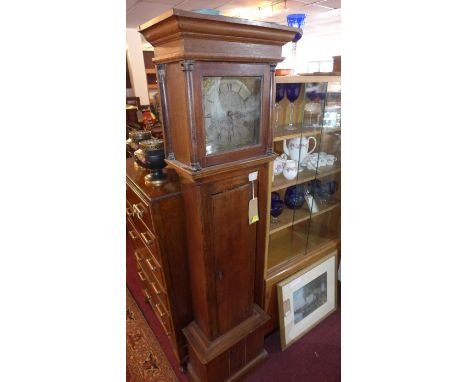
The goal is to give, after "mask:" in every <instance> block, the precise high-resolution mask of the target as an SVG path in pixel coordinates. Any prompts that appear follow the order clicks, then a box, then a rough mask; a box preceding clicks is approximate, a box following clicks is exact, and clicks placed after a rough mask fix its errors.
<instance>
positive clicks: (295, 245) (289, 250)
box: [267, 226, 339, 273]
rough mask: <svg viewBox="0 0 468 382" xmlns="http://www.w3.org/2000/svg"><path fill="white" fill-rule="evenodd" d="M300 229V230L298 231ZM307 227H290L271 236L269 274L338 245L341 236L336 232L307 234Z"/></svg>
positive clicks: (268, 262)
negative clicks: (297, 259)
mask: <svg viewBox="0 0 468 382" xmlns="http://www.w3.org/2000/svg"><path fill="white" fill-rule="evenodd" d="M296 227H299V229H296ZM306 231H307V228H306V226H304V227H300V226H294V229H293V227H288V229H285V230H282V231H279V232H277V233H275V234H273V235H270V253H269V255H268V261H267V272H268V273H276V272H277V271H278V268H282V267H283V266H285V265H286V264H287V263H289V262H291V261H294V260H295V259H296V258H297V257H298V256H305V255H307V256H309V255H311V254H312V253H314V252H316V251H318V250H321V249H322V248H323V247H324V246H326V245H330V244H337V243H338V242H339V235H338V234H336V233H335V232H331V231H330V232H328V233H326V234H324V232H321V233H320V234H317V233H314V232H309V233H307V232H306Z"/></svg>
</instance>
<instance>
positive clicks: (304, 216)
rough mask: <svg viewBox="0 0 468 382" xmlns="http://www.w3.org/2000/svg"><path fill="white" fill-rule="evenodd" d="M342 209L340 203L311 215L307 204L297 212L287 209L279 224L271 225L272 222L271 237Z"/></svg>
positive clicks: (280, 217)
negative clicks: (295, 225)
mask: <svg viewBox="0 0 468 382" xmlns="http://www.w3.org/2000/svg"><path fill="white" fill-rule="evenodd" d="M338 207H340V203H339V202H337V203H335V204H333V205H331V206H328V207H322V208H321V209H320V210H319V211H318V212H315V213H313V214H311V213H310V210H309V208H308V206H307V204H304V206H303V207H302V208H300V209H297V210H291V209H289V208H285V209H284V210H283V213H282V214H281V215H280V216H279V221H278V223H276V224H275V223H271V220H270V235H272V234H274V233H276V232H279V231H281V230H284V229H286V228H288V227H291V226H292V225H294V224H298V223H301V222H303V221H306V220H308V219H313V218H315V217H317V216H320V215H322V214H324V213H326V212H329V211H332V210H334V209H336V208H338Z"/></svg>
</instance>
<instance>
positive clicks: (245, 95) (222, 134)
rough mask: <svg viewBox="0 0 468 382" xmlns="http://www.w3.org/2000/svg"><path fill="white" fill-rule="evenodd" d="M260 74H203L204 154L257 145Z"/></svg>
mask: <svg viewBox="0 0 468 382" xmlns="http://www.w3.org/2000/svg"><path fill="white" fill-rule="evenodd" d="M261 84H262V77H227V76H225V77H221V76H220V77H208V76H207V77H203V85H202V86H203V95H202V97H203V98H202V99H203V111H204V130H205V148H206V155H212V154H216V153H221V152H223V151H231V150H236V149H240V148H244V147H249V146H253V145H258V134H259V131H260V111H261V108H260V102H261V95H262V94H261Z"/></svg>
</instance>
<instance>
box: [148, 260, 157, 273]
mask: <svg viewBox="0 0 468 382" xmlns="http://www.w3.org/2000/svg"><path fill="white" fill-rule="evenodd" d="M146 262H147V263H148V265H149V267H150V269H151V270H152V271H157V270H158V268H156V267H155V266H154V265H153V264H151V259H146Z"/></svg>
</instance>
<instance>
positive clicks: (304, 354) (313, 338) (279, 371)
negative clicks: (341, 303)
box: [127, 239, 341, 382]
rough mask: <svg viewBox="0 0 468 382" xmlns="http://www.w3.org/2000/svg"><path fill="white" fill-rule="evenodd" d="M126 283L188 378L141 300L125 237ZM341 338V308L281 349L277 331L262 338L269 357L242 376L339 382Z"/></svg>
mask: <svg viewBox="0 0 468 382" xmlns="http://www.w3.org/2000/svg"><path fill="white" fill-rule="evenodd" d="M127 286H128V288H129V290H130V291H131V293H132V295H133V297H134V299H135V301H136V302H137V304H138V306H139V307H140V309H141V311H142V313H143V315H144V316H145V318H146V321H147V322H148V324H149V326H150V327H151V329H152V330H153V332H154V334H155V335H156V338H157V340H158V342H159V343H160V345H161V347H162V348H163V350H164V352H165V354H166V356H167V359H168V360H169V362H170V364H171V366H172V368H173V370H174V372H175V374H176V375H177V377H178V378H179V381H181V382H188V378H187V377H186V376H185V374H183V373H181V372H180V370H179V365H178V363H177V361H176V359H175V356H174V355H173V353H172V347H171V345H170V343H169V339H168V338H167V337H166V335H165V334H164V332H163V329H162V327H161V324H160V323H159V321H158V319H157V318H156V316H155V315H154V313H153V311H152V310H151V308H150V307H149V305H148V304H146V303H145V301H144V297H143V293H142V292H141V285H140V280H139V278H138V275H137V273H136V264H135V258H134V256H133V252H132V248H131V245H130V240H129V239H127ZM340 339H341V312H340V309H338V310H337V311H336V312H335V313H333V314H332V315H331V316H329V317H328V318H327V319H325V320H324V321H322V322H321V323H320V324H319V325H317V326H316V327H315V328H314V329H312V331H311V332H309V333H308V334H306V335H305V336H304V337H302V338H301V339H300V340H299V341H297V342H296V343H294V344H293V345H291V347H289V348H288V349H287V350H285V351H284V352H282V351H281V347H280V340H279V332H278V331H276V332H274V333H272V334H270V335H269V336H267V337H265V349H266V350H267V352H268V354H269V356H268V358H267V359H266V361H265V362H264V363H263V364H261V365H260V366H258V367H257V368H256V369H255V370H254V371H253V372H252V373H251V374H250V375H248V376H247V377H246V378H245V382H260V381H265V382H267V381H268V382H271V381H279V382H288V381H291V382H338V381H341V345H340Z"/></svg>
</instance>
